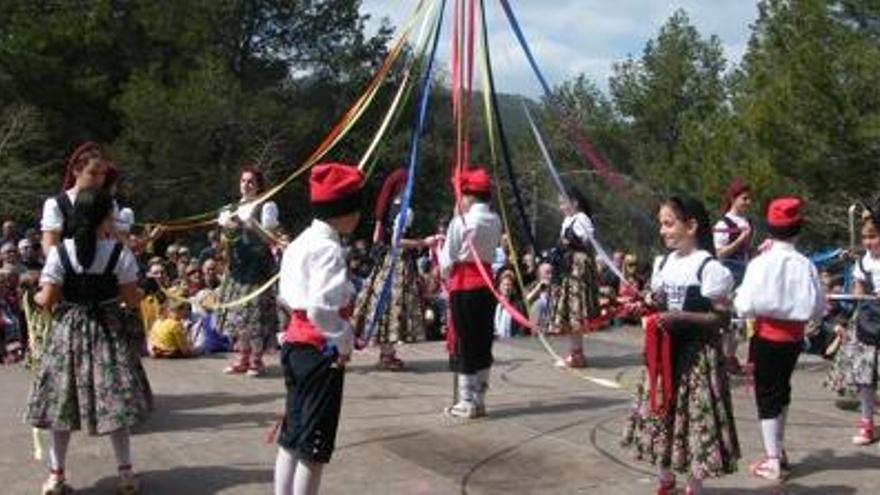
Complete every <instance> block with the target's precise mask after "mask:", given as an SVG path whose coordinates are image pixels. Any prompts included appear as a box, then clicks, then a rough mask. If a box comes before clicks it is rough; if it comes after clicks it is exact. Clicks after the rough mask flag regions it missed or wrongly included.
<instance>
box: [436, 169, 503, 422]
mask: <svg viewBox="0 0 880 495" xmlns="http://www.w3.org/2000/svg"><path fill="white" fill-rule="evenodd" d="M458 181H459V183H458V184H457V187H458V188H459V189H460V191H461V200H460V202H459V205H458V206H459V207H460V211H461V214H459V215H458V216H456V217H455V218H454V219H453V220H452V221H451V222H449V227H448V229H447V231H446V241H445V243H444V244H443V248H442V250H441V251H440V269H441V272H442V273H443V275H444V276H445V277H446V278H447V280H448V287H449V307H450V310H451V311H450V315H451V318H450V320H449V322H448V328H447V332H446V336H447V348H448V350H449V353H450V358H449V364H450V367H451V368H452V371H453V372H455V373H457V374H458V378H457V380H456V382H457V383H456V385H457V396H458V397H457V401H455V404H454V405H452V407H449V408H446V410H445V413H446V414H447V415H448V416H451V417H455V418H463V419H472V418H475V417H479V416H485V414H486V391H487V390H488V388H489V371H490V369H491V367H492V362H493V358H492V341H493V337H494V335H493V333H494V332H493V331H492V327H493V323H494V316H495V303H496V301H495V296H494V295H493V294H492V290H491V283H492V282H491V279H490V280H486V277H491V276H492V275H491V273H492V260H493V259H494V258H495V248H497V247H498V244H499V243H500V242H501V219H500V218H498V215H496V214H495V213H494V212H493V211H492V209H491V208H490V207H489V200H490V199H491V197H492V182H491V179H490V177H489V174H488V173H486V171H485V170H483V169H482V168H472V169H469V170H462V171H461V172H460V175H459V177H458Z"/></svg>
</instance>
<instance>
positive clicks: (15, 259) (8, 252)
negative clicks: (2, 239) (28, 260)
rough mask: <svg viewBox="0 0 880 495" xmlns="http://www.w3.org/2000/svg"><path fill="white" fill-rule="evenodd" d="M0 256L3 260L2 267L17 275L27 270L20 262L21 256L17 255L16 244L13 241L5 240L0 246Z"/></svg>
mask: <svg viewBox="0 0 880 495" xmlns="http://www.w3.org/2000/svg"><path fill="white" fill-rule="evenodd" d="M0 258H2V261H3V262H2V267H3V268H8V269H9V270H13V271H14V272H16V273H17V274H19V275H22V274H24V272H26V271H27V268H26V267H25V266H24V265H23V264H22V263H21V257H20V256H19V255H18V246H17V245H16V244H15V243H13V242H7V243H6V244H3V246H2V247H0Z"/></svg>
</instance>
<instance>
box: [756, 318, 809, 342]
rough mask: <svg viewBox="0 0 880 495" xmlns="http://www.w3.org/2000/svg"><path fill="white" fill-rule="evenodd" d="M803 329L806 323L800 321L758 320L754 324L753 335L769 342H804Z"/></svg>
mask: <svg viewBox="0 0 880 495" xmlns="http://www.w3.org/2000/svg"><path fill="white" fill-rule="evenodd" d="M805 327H806V323H804V322H802V321H786V320H774V319H772V318H758V320H757V321H756V322H755V333H756V334H757V335H758V337H761V338H762V339H764V340H769V341H770V342H780V343H792V342H800V341H802V340H804V328H805Z"/></svg>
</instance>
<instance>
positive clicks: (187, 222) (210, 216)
mask: <svg viewBox="0 0 880 495" xmlns="http://www.w3.org/2000/svg"><path fill="white" fill-rule="evenodd" d="M434 1H435V0H431V1H428V0H420V1H419V4H418V5H417V6H416V8H415V9H414V10H413V13H412V14H411V15H410V17H409V19H408V20H407V21H406V23H405V24H404V27H403V29H402V30H401V32H400V33H399V34H398V36H397V39H396V40H395V42H394V43H393V45H392V48H391V50H390V51H389V53H388V55H387V56H386V57H385V60H384V61H383V64H382V66H381V68H380V69H379V71H378V72H377V73H376V74H375V75H374V76H373V79H372V80H371V81H370V83H369V84H368V85H367V88H366V89H365V91H364V92H363V93H362V94H361V95H360V96H359V97H358V99H357V100H356V101H355V103H354V104H353V105H352V106H351V107H350V108H349V109H348V110H347V111H346V112H345V114H343V116H342V117H341V118H340V119H339V121H337V123H336V125H334V127H333V128H332V129H331V131H330V133H328V135H327V136H325V138H324V140H323V141H322V142H321V144H320V145H319V146H318V148H317V149H315V151H314V152H312V154H311V155H310V156H309V157H308V158H307V159H306V161H305V162H304V163H303V164H302V165H301V166H300V167H299V168H298V169H297V170H295V171H293V172H292V173H291V174H290V175H288V176H287V177H286V178H285V179H284V180H282V181H281V182H280V183H279V184H277V185H276V186H274V187H272V188H270V189H268V190H267V191H265V192H263V194H261V195H260V196H259V197H257V198H256V199H254V200H253V201H251V202H252V203H254V204H259V203H262V202H265V201H266V200H268V199H269V198H271V197H272V196H274V195H275V194H277V193H278V192H279V191H281V190H282V189H284V188H285V187H286V186H287V185H288V184H290V183H291V182H293V181H294V180H296V179H297V178H299V177H300V176H301V175H302V174H303V173H305V172H306V171H307V170H309V169H310V168H311V167H312V166H314V165H315V164H316V163H317V162H318V161H319V160H320V159H322V158H323V157H324V156H325V155H326V154H327V153H328V152H329V151H330V150H331V149H333V147H335V146H336V144H338V143H339V141H340V140H342V138H343V137H345V136H346V135H347V134H348V132H349V131H350V130H351V129H352V128H353V127H354V124H355V123H356V122H357V121H358V119H359V118H360V117H361V116H362V115H363V114H364V112H365V111H366V109H367V108H368V107H369V106H370V104H371V103H372V102H373V101H374V99H375V96H376V93H377V92H378V90H379V87H380V86H381V83H382V81H384V80H385V77H386V76H387V75H388V72H389V71H390V70H391V67H392V66H393V64H394V62H395V61H396V60H397V59H398V58H399V57H400V55H401V54H402V53H403V48H404V47H405V46H406V41H407V40H408V39H409V35H410V33H411V31H412V29H413V26H414V25H415V22H416V20H417V19H418V18H419V16H420V15H421V14H422V13H423V11H424V10H425V7H426V6H427V5H433V2H434ZM219 212H220V209H219V208H218V209H215V210H212V211H210V212H205V213H201V214H198V215H192V216H190V217H186V218H184V219H178V220H168V221H165V222H161V223H160V222H154V223H153V224H154V225H160V226H162V227H163V228H164V229H165V230H171V231H180V230H189V229H194V228H198V227H205V226H210V225H213V224H215V223H216V221H217V219H216V218H215V217H216V216H217V215H218V214H219Z"/></svg>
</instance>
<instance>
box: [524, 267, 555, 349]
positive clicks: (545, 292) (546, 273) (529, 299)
mask: <svg viewBox="0 0 880 495" xmlns="http://www.w3.org/2000/svg"><path fill="white" fill-rule="evenodd" d="M552 286H553V264H552V263H550V261H549V260H543V261H541V263H540V264H539V265H538V267H537V278H536V280H535V281H534V282H533V283H532V285H531V286H530V287H529V291H528V293H527V294H526V305H527V306H528V308H529V320H530V321H531V322H532V324H533V325H535V326H536V327H538V328H539V329H540V330H541V331H543V332H546V331H547V330H549V329H550V319H551V318H550V317H551V314H552V311H553V292H552Z"/></svg>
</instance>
